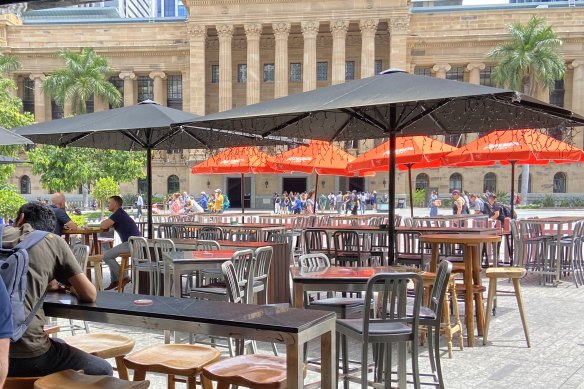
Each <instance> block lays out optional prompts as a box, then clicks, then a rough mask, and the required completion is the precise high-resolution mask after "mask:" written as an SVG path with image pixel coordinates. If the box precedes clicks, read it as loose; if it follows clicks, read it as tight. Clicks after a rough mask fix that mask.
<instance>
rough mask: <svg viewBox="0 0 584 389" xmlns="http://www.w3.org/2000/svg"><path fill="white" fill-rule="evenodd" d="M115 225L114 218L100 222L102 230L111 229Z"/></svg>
mask: <svg viewBox="0 0 584 389" xmlns="http://www.w3.org/2000/svg"><path fill="white" fill-rule="evenodd" d="M113 226H114V221H113V220H112V219H109V218H108V219H105V220H102V222H101V223H100V224H99V228H100V229H102V230H109V229H110V228H112V227H113Z"/></svg>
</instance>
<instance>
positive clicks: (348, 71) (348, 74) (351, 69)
mask: <svg viewBox="0 0 584 389" xmlns="http://www.w3.org/2000/svg"><path fill="white" fill-rule="evenodd" d="M354 79H355V61H347V62H345V80H354Z"/></svg>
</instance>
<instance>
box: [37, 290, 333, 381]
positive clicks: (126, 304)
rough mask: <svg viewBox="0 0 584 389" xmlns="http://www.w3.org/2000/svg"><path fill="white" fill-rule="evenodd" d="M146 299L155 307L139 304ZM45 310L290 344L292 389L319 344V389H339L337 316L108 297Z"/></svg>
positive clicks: (68, 299)
mask: <svg viewBox="0 0 584 389" xmlns="http://www.w3.org/2000/svg"><path fill="white" fill-rule="evenodd" d="M144 299H147V300H150V301H152V304H150V305H138V304H137V303H136V302H137V300H144ZM44 311H45V313H46V314H47V315H48V316H52V317H61V318H66V319H76V320H87V321H93V322H100V323H109V324H116V325H123V326H133V327H142V328H148V329H155V330H170V331H181V332H187V333H197V334H205V335H213V336H223V337H231V338H237V339H251V340H257V341H264V342H273V343H280V344H285V345H286V362H287V384H288V387H289V388H303V387H304V361H303V358H302V355H303V354H302V350H303V349H304V346H305V345H306V343H307V342H308V341H310V340H312V339H320V346H321V358H322V367H321V384H320V387H322V388H327V389H331V388H336V387H337V383H336V380H337V379H336V363H335V362H336V361H335V358H334V356H335V354H336V353H335V328H336V327H335V320H336V315H335V314H334V313H332V312H324V311H318V310H308V309H294V308H288V307H283V306H269V305H265V306H261V305H247V304H233V303H228V302H221V301H204V300H195V299H178V298H173V297H162V296H149V295H136V294H129V293H122V294H118V293H108V292H98V293H97V300H96V302H95V303H81V302H79V301H78V300H77V298H76V297H75V296H73V295H70V294H62V293H48V294H47V296H46V299H45V301H44Z"/></svg>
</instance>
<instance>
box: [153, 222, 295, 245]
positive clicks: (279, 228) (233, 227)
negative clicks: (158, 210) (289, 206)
mask: <svg viewBox="0 0 584 389" xmlns="http://www.w3.org/2000/svg"><path fill="white" fill-rule="evenodd" d="M162 224H165V225H175V226H185V227H191V228H194V229H196V230H198V229H202V228H205V227H221V229H223V231H224V232H237V231H242V230H243V231H248V230H253V231H256V240H257V241H260V242H265V241H267V238H268V233H270V232H284V231H285V229H286V227H285V226H283V225H281V224H267V223H234V224H232V223H192V222H184V223H162Z"/></svg>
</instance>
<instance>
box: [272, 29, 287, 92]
mask: <svg viewBox="0 0 584 389" xmlns="http://www.w3.org/2000/svg"><path fill="white" fill-rule="evenodd" d="M272 29H273V30H274V37H275V40H276V53H275V54H276V55H275V64H274V66H275V68H276V69H275V72H276V78H275V83H274V98H278V97H284V96H288V35H289V34H290V23H287V22H278V23H273V24H272Z"/></svg>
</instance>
